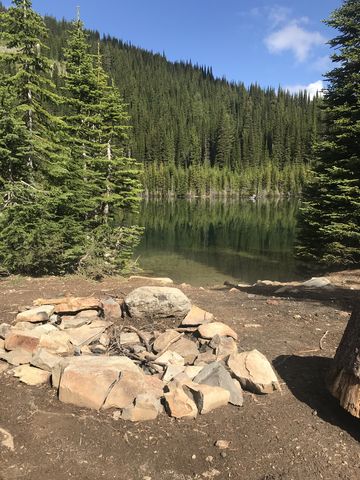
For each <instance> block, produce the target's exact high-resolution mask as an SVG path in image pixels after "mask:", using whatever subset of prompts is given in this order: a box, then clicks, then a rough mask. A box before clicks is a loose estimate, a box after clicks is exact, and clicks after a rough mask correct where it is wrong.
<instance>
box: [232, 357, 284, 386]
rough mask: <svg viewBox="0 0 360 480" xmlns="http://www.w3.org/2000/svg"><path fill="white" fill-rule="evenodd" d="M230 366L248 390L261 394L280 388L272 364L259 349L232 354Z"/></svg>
mask: <svg viewBox="0 0 360 480" xmlns="http://www.w3.org/2000/svg"><path fill="white" fill-rule="evenodd" d="M228 366H229V368H230V370H231V371H232V372H233V374H234V375H235V377H236V378H238V379H239V381H240V383H241V386H242V387H243V388H244V389H246V390H249V391H251V392H254V393H260V394H261V393H273V392H274V391H276V390H280V385H279V382H278V379H277V378H276V375H275V372H274V370H273V368H272V366H271V365H270V363H269V361H268V360H267V358H266V357H265V356H264V355H263V354H262V353H260V352H259V351H258V350H252V351H251V352H242V353H236V354H233V355H230V357H229V359H228Z"/></svg>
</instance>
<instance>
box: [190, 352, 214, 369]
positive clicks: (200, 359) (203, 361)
mask: <svg viewBox="0 0 360 480" xmlns="http://www.w3.org/2000/svg"><path fill="white" fill-rule="evenodd" d="M216 361H217V356H216V355H215V354H214V353H213V352H212V351H210V350H208V351H207V352H203V353H199V355H198V356H197V357H196V360H195V362H194V365H196V366H199V365H202V366H205V365H207V364H208V363H213V362H216Z"/></svg>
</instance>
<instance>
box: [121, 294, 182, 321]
mask: <svg viewBox="0 0 360 480" xmlns="http://www.w3.org/2000/svg"><path fill="white" fill-rule="evenodd" d="M125 305H126V309H127V312H128V314H129V315H130V316H131V317H132V318H147V319H149V320H152V319H154V318H170V317H172V318H176V319H179V320H183V319H184V318H185V317H186V315H187V314H188V313H189V311H190V309H191V303H190V300H189V299H188V298H187V296H186V295H184V293H183V292H182V291H181V290H179V289H177V288H170V287H140V288H136V289H135V290H133V291H132V292H131V293H130V294H129V295H128V296H127V297H126V298H125Z"/></svg>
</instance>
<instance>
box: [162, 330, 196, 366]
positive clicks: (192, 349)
mask: <svg viewBox="0 0 360 480" xmlns="http://www.w3.org/2000/svg"><path fill="white" fill-rule="evenodd" d="M169 350H170V351H172V352H175V353H178V354H179V355H181V356H182V357H183V358H184V360H185V363H187V364H192V363H194V360H195V358H196V357H197V356H198V355H199V350H198V345H197V343H196V342H193V341H192V340H189V339H188V338H185V337H182V338H180V339H179V340H178V341H177V342H175V343H173V344H172V345H170V347H169Z"/></svg>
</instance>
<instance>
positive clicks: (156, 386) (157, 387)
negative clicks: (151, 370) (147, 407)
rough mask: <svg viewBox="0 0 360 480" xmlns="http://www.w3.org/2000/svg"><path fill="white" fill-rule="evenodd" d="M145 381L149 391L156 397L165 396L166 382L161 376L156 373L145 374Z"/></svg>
mask: <svg viewBox="0 0 360 480" xmlns="http://www.w3.org/2000/svg"><path fill="white" fill-rule="evenodd" d="M144 382H145V388H146V392H147V393H151V395H152V396H154V397H156V398H161V397H162V396H163V394H164V387H165V383H164V382H163V381H162V380H160V378H158V377H156V376H155V375H145V376H144Z"/></svg>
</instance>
